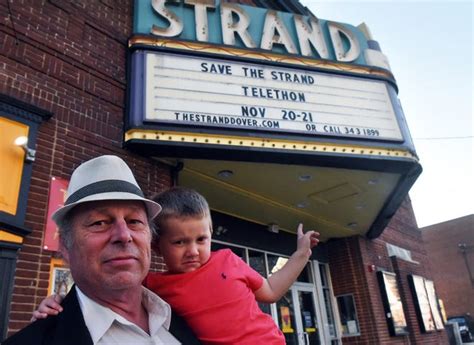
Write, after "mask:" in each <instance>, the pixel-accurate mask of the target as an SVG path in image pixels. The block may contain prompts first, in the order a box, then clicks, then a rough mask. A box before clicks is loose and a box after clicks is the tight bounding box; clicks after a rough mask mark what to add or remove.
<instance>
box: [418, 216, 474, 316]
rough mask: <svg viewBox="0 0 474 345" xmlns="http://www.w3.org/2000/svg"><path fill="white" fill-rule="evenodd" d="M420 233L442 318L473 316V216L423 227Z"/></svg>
mask: <svg viewBox="0 0 474 345" xmlns="http://www.w3.org/2000/svg"><path fill="white" fill-rule="evenodd" d="M421 233H422V235H423V240H424V242H425V247H426V250H427V254H428V258H429V260H430V264H431V267H432V268H433V269H432V271H433V279H434V282H435V284H436V288H437V292H438V294H439V296H440V298H441V299H442V300H443V302H444V307H445V309H446V316H447V317H450V316H459V315H465V314H470V315H471V316H474V280H473V279H474V215H472V214H471V215H469V216H465V217H461V218H457V219H453V220H450V221H447V222H443V223H439V224H434V225H430V226H427V227H424V228H422V229H421ZM460 245H461V246H460ZM463 245H465V246H464V248H463Z"/></svg>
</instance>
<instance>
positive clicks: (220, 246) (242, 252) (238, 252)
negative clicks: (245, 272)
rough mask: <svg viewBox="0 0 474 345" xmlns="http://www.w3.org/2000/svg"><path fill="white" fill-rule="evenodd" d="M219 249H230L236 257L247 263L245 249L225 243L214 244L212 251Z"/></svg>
mask: <svg viewBox="0 0 474 345" xmlns="http://www.w3.org/2000/svg"><path fill="white" fill-rule="evenodd" d="M219 249H230V250H232V251H233V252H234V254H235V255H237V256H238V257H240V258H241V259H242V260H244V261H247V260H246V258H245V248H240V247H234V246H231V245H228V244H224V243H217V242H212V244H211V250H212V251H213V252H214V251H216V250H219Z"/></svg>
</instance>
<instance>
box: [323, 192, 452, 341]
mask: <svg viewBox="0 0 474 345" xmlns="http://www.w3.org/2000/svg"><path fill="white" fill-rule="evenodd" d="M387 242H388V243H390V244H393V245H396V246H399V247H402V248H404V249H407V250H410V251H411V253H412V257H413V261H417V262H418V264H414V263H411V262H408V261H404V260H401V259H398V258H390V257H389V256H388V252H387V249H386V243H387ZM328 245H329V265H330V270H331V277H332V282H333V288H334V294H335V295H336V296H337V295H343V294H352V295H353V296H354V301H355V304H356V310H357V317H358V321H359V324H360V336H352V337H344V338H343V343H344V344H351V345H352V344H354V345H359V344H391V345H395V344H440V345H441V344H446V343H447V338H446V334H445V332H432V333H425V334H422V333H421V332H420V327H419V325H418V321H417V319H416V313H415V309H414V308H415V307H414V303H413V300H412V296H411V290H410V289H409V286H408V274H417V275H420V276H423V277H426V278H428V279H430V278H431V277H432V274H431V271H430V266H429V264H428V257H427V255H426V249H425V248H424V245H423V241H422V238H421V233H420V231H419V230H418V227H417V225H416V220H415V217H414V214H413V208H412V207H411V203H410V201H409V200H408V199H407V200H405V201H404V203H403V204H402V205H401V207H400V208H399V210H398V212H397V213H396V215H395V216H394V218H393V219H392V220H391V222H390V223H389V224H388V226H387V228H386V229H385V230H384V232H383V233H382V235H381V236H380V237H378V238H376V239H374V240H367V239H366V238H363V237H359V236H354V237H349V238H344V239H338V240H332V241H330V242H329V243H328ZM372 265H373V266H374V267H375V270H372ZM377 270H384V271H389V272H394V273H396V274H397V280H398V287H399V290H400V294H401V298H402V303H403V305H404V308H405V310H404V311H405V317H406V318H407V324H408V329H409V335H408V336H397V337H392V336H390V334H389V331H388V326H387V322H386V319H385V312H384V308H383V303H382V297H381V293H380V287H379V284H378V281H377V276H376V271H377Z"/></svg>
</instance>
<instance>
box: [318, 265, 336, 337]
mask: <svg viewBox="0 0 474 345" xmlns="http://www.w3.org/2000/svg"><path fill="white" fill-rule="evenodd" d="M319 273H320V276H321V286H322V288H323V298H324V305H325V307H326V316H327V325H328V329H329V335H330V337H331V339H334V338H337V332H336V324H335V322H334V314H333V311H332V299H331V290H330V286H329V279H328V278H329V277H328V271H327V269H326V265H325V264H319Z"/></svg>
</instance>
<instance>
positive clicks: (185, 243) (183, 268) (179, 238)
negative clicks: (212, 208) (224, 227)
mask: <svg viewBox="0 0 474 345" xmlns="http://www.w3.org/2000/svg"><path fill="white" fill-rule="evenodd" d="M210 224H211V223H210V219H209V217H203V218H178V217H171V218H168V219H166V220H165V221H163V222H162V224H161V227H160V236H159V238H158V240H157V243H156V244H157V245H156V246H155V248H154V249H155V250H156V251H157V252H158V254H161V255H162V256H163V259H164V261H165V263H166V266H167V267H168V271H169V272H170V273H185V272H191V271H195V270H197V269H198V268H199V267H201V266H202V265H204V264H205V263H206V262H207V261H208V260H209V257H210V255H211V229H210Z"/></svg>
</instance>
